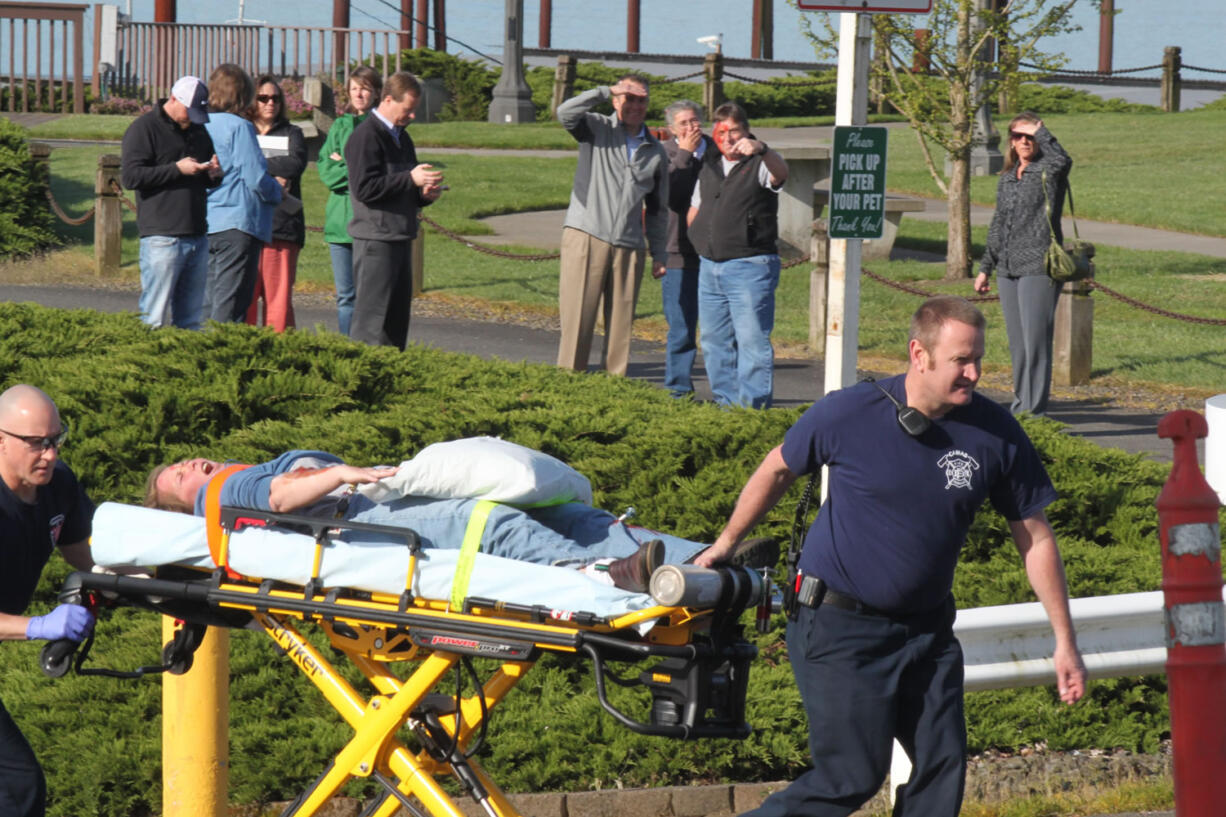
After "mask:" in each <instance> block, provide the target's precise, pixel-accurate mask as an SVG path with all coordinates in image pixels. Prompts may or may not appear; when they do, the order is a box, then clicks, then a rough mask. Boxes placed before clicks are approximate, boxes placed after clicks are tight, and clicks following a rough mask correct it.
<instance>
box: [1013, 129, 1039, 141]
mask: <svg viewBox="0 0 1226 817" xmlns="http://www.w3.org/2000/svg"><path fill="white" fill-rule="evenodd" d="M1009 138H1010V139H1025V140H1026V141H1027V142H1033V141H1034V136H1032V135H1031V134H1029V133H1019V132H1018V131H1015V130H1011V131H1009Z"/></svg>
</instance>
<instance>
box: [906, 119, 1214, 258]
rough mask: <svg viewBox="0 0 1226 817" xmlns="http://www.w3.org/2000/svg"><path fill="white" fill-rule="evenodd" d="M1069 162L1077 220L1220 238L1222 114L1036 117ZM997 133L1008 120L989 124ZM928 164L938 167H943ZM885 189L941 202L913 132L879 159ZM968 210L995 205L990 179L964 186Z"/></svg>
mask: <svg viewBox="0 0 1226 817" xmlns="http://www.w3.org/2000/svg"><path fill="white" fill-rule="evenodd" d="M1043 121H1044V124H1045V125H1047V126H1048V127H1049V128H1050V129H1051V131H1052V133H1054V134H1055V135H1056V137H1057V138H1058V139H1059V140H1060V143H1061V144H1062V145H1064V147H1065V149H1066V150H1068V152H1069V155H1071V156H1072V157H1073V172H1072V176H1071V179H1072V185H1073V194H1074V198H1075V201H1076V204H1077V215H1078V216H1079V217H1083V218H1088V219H1093V220H1095V221H1110V222H1117V223H1120V224H1137V225H1141V226H1145V227H1158V228H1161V229H1165V230H1180V231H1183V232H1190V233H1201V234H1204V235H1217V236H1226V218H1224V217H1223V214H1226V185H1224V184H1222V180H1221V173H1220V172H1218V171H1217V170H1216V169H1215V168H1217V167H1218V166H1219V165H1220V163H1221V153H1222V145H1223V137H1222V133H1223V130H1226V110H1220V109H1219V110H1194V111H1185V112H1184V113H1180V114H1177V115H1175V114H1162V113H1095V114H1060V115H1053V116H1047V117H1044V120H1043ZM996 126H997V128H998V130H1000V131H1001V132H1002V133H1004V132H1005V129H1006V128H1007V126H1008V118H997V119H996ZM934 159H935V160H936V161H937V163H938V167H940V164H941V162H942V161H943V160H942V159H941V158H940V157H939V156H934ZM887 163H888V168H889V186H890V189H892V190H899V191H903V192H907V193H914V194H917V195H921V196H929V197H934V198H937V197H942V194H941V192H940V190H939V189H938V188H937V186H936V184H935V183H934V182H933V181H932V177H931V176H930V175H929V174H928V170H927V168H925V166H924V164H923V158H922V153H921V152H920V149H919V146H918V143H917V141H916V138H915V136H914V134H913V132H910V131H893V132H891V134H890V150H889V157H888V159H887ZM971 199H972V201H974V202H975V203H976V204H984V205H989V206H991V205H993V204H995V202H996V178H995V177H985V176H980V177H978V178H975V179H973V180H972V181H971Z"/></svg>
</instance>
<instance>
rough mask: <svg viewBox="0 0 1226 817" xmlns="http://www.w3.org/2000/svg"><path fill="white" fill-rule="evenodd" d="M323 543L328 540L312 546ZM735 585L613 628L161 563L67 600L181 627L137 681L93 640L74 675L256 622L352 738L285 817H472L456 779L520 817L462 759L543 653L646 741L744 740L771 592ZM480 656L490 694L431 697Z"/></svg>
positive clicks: (171, 662)
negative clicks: (370, 783)
mask: <svg viewBox="0 0 1226 817" xmlns="http://www.w3.org/2000/svg"><path fill="white" fill-rule="evenodd" d="M264 516H267V517H276V516H277V515H268V514H264ZM293 518H297V517H293ZM400 532H401V533H403V531H400ZM320 536H321V535H320V534H319V533H318V532H317V533H316V538H317V540H319V539H320ZM413 538H414V539H415V537H413ZM179 577H185V578H179ZM725 579H726V582H725V583H726V586H727V592H726V593H725V594H724V597H723V598H722V599H721V603H720V604H719V605H717V606H716V607H715V608H713V609H690V608H683V607H664V606H656V607H651V608H648V609H644V610H638V611H634V612H632V613H628V614H625V615H621V616H617V617H615V618H600V617H598V616H595V615H592V614H577V615H572V616H567V617H566V618H565V620H562V619H555V618H552V617H551V614H554V615H562V614H561V613H558V611H551V610H549V609H547V608H545V607H527V606H523V605H506V604H501V603H499V602H497V601H494V600H488V599H476V598H468V599H466V600H465V602H464V606H463V609H461V610H455V609H453V608H452V607H451V605H450V603H449V602H448V601H444V600H435V599H425V598H419V597H412V596H411V595H410V594H409V593H408V592H407V591H406V592H405V593H403V594H401V595H399V596H393V595H388V594H380V593H370V592H365V591H343V590H336V589H330V590H326V591H325V590H324V589H322V588H320V587H319V586H318V585H317V583H316V582H314V581H312V582H308V584H307V586H306V587H297V586H293V585H283V584H279V583H277V582H274V581H270V580H260V579H249V578H244V577H237V578H236V577H234V575H233V574H232V573H231V574H229V575H228V574H227V572H226V570H225V569H224V568H222V567H219V568H218V569H216V570H214V571H213V572H212V573H207V572H204V571H201V570H193V569H190V568H182V567H176V566H170V567H167V568H159V570H158V575H157V577H155V578H138V577H132V576H116V575H107V574H93V573H90V574H84V573H74V574H72V575H70V576H69V578H68V580H67V581H66V583H65V586H64V590H63V592H61V596H60V597H61V600H62V601H65V602H75V603H83V604H90V603H96V602H97V600H98V597H99V595H102V596H105V597H107V598H110V599H113V600H118V601H121V602H124V603H129V604H136V605H139V606H145V607H150V608H153V609H155V610H158V611H159V612H162V613H164V614H167V615H172V616H175V617H176V618H179V619H182V620H183V621H184V622H185V624H184V626H183V627H182V628H181V629H180V630H179V631H178V632H177V633H176V636H175V638H174V639H173V640H172V641H171V642H170V643H168V644H167V645H166V647H165V648H164V650H163V664H162V666H160V667H146V668H142V669H141V670H138V671H135V672H132V673H115V672H112V671H109V670H99V669H91V668H83V662H84V660H85V658H86V656H87V655H88V652H89V649H90V646H91V645H92V637H91V639H90V640H88V641H86V642H85V645H84V647H83V648H82V649H81V650H80V651H79V654H78V655H77V657H76V661H75V669H76V671H77V672H78V673H81V674H108V675H116V674H118V675H128V676H133V675H142V674H146V673H148V672H158V671H169V672H172V673H181V672H186V671H187V669H188V668H190V666H191V655H192V652H194V650H195V648H196V646H198V644H199V642H200V639H201V638H202V635H203V631H204V628H205V627H206V626H246V625H247V624H248V623H249V622H251V621H254V622H255V623H256V624H258V625H259V627H260V628H262V629H263V630H264V632H265V633H266V634H267V635H268V636H269V637H270V638H271V639H272V640H273V641H274V642H275V643H276V644H277V645H278V646H279V647H280V648H281V649H282V650H283V651H284V653H285V654H286V656H287V657H288V658H289V659H290V660H291V661H292V662H293V663H294V664H295V666H297V667H298V669H299V670H300V671H301V672H302V673H303V674H304V675H306V676H307V678H308V679H309V680H310V681H311V682H312V683H313V684H314V685H315V686H316V687H317V688H318V689H319V690H320V692H321V693H322V694H323V695H324V697H325V699H326V700H327V701H328V703H329V704H330V705H331V706H332V707H333V708H334V709H335V710H336V711H337V713H338V714H339V715H340V716H341V718H342V719H343V720H345V722H346V723H348V724H349V726H350V727H351V728H352V729H353V730H354V734H353V737H352V738H351V739H350V741H349V742H348V743H347V744H346V745H345V746H344V747H343V748H342V749H341V750H340V751H339V752H338V754H337V755H336V757H335V758H334V759H333V761H332V763H331V764H330V765H329V767H328V768H327V769H326V770H325V771H324V773H323V774H322V775H321V776H320V777H319V778H318V779H317V780H316V781H315V783H314V784H313V785H312V786H311V787H310V788H308V789H307V790H306V791H305V792H303V794H302V795H300V796H299V798H298V799H297V800H296V801H294V803H292V804H291V805H290V807H289V808H288V809H287V810H286V812H285V813H284V814H285V817H291V815H292V817H312V815H315V814H317V813H318V812H319V810H320V809H321V808H323V807H324V805H325V804H326V803H327V802H328V801H329V800H330V799H331V798H332V797H333V796H334V795H335V794H336V793H337V792H338V791H339V790H340V789H341V788H342V787H343V786H344V785H345V783H347V782H348V781H349V780H351V779H354V778H361V777H370V778H373V779H375V780H376V781H377V782H378V783H379V784H380V786H381V788H382V789H383V792H384V794H383V799H382V801H381V802H379V803H378V805H377V806H375V805H372V807H371V808H369V809H367V810H366V811H364V814H371V815H376V816H377V817H390V815H392V814H394V813H395V812H396V810H397V809H399V808H401V807H404V808H406V809H407V810H408V812H409V813H410V814H414V815H417V816H418V817H423V816H424V815H431V817H461V815H462V814H463V812H462V811H461V810H460V809H459V806H458V805H457V804H456V802H455V801H454V799H453V798H452V797H451V795H449V794H448V793H447V792H446V791H445V790H444V789H443V787H442V786H441V785H439V782H438V780H437V779H436V778H439V777H444V776H452V777H454V778H455V779H456V780H457V781H458V782H459V783H460V786H461V788H462V790H464V791H465V792H467V793H468V794H469V795H470V796H472V797H473V799H474V800H476V802H477V803H478V804H480V805H481V807H482V808H483V809H484V811H485V813H486V814H488V815H489V816H490V817H517V815H518V812H517V811H516V810H515V808H514V807H513V806H512V805H511V803H510V802H509V801H508V799H507V797H506V795H505V794H504V793H503V791H502V790H501V789H500V788H498V786H497V785H496V784H495V783H494V782H493V781H492V780H491V779H490V778H489V776H488V774H486V772H485V771H484V770H483V769H482V768H481V766H480V764H479V763H478V762H477V761H476V760H475V759H474V758H472V757H468V756H467V754H466V751H467V750H468V748H469V747H470V746H471V744H472V742H473V740H474V738H475V737H476V736H478V735H484V732H485V729H486V726H487V722H488V719H489V714H490V712H491V710H492V709H493V708H494V707H495V706H496V705H497V704H498V703H499V702H500V701H502V700H503V699H504V698H505V697H506V695H507V694H508V693H509V692H510V691H511V690H512V689H513V688H514V687H515V685H516V684H517V683H518V682H519V681H520V680H522V678H523V677H524V676H525V675H526V673H527V672H528V670H530V669H531V667H532V666H533V664H535V662H536V660H537V659H538V658H539V657H540V656H541V655H543V654H544V653H546V652H558V653H567V654H575V655H580V656H585V657H587V658H588V659H590V660H591V661H592V665H593V673H594V675H595V679H596V691H597V696H598V698H599V700H600V703H601V705H602V707H603V708H604V709H605V710H606V711H608V712H609V713H610V714H611V715H613V716H614V717H615V718H616V719H617V720H618V721H619V722H621V723H623V724H624V725H626V726H627V727H628V728H630V729H632V730H634V731H636V732H640V733H643V734H651V735H659V736H664V737H672V738H680V739H693V738H701V737H733V738H743V737H746V736H747V735H748V734H749V732H750V728H749V725H748V724H747V723H746V722H745V721H744V711H745V695H746V689H747V683H748V675H749V665H750V662H751V661H752V659H753V658H754V657H755V656H756V654H757V649H756V647H754V646H753V645H752V644H750V643H748V642H747V641H745V640H744V638H743V637H742V627H741V625H740V623H739V619H740V614H741V613H742V612H743V611H744V610H745V609H746V608H747V607H748V606H750V605H751V604H753V603H756V602H757V600H758V596H759V595H760V594H761V591H762V587H761V583H760V580H759V577H757V576H756V575H755V574H754V573H753V571H751V570H746V569H731V568H730V569H728V570H727V571H725ZM295 621H303V622H312V623H314V624H316V625H317V626H319V627H320V628H321V629H322V631H323V632H324V633H325V634H326V635H327V637H328V640H329V642H330V644H331V646H332V647H333V648H334V649H335V650H337V651H339V652H340V653H341V654H342V655H344V656H345V657H346V658H348V659H349V660H350V661H351V662H353V664H354V665H355V666H356V667H357V668H358V669H359V670H360V671H361V673H362V675H363V676H365V678H366V680H367V681H368V682H369V684H370V687H371V690H372V692H371V694H368V695H364V694H363V693H361V692H359V690H357V689H355V688H354V687H353V686H352V685H351V684H350V683H349V682H348V681H346V680H345V678H344V677H343V676H342V674H341V673H340V672H339V671H338V670H337V668H336V667H335V666H333V664H332V663H331V662H330V661H329V660H328V659H327V658H326V657H325V656H324V655H323V654H322V653H321V652H320V651H319V650H318V649H316V648H315V647H314V646H313V645H312V644H311V643H310V642H309V641H308V640H307V639H306V638H304V637H303V635H302V634H301V632H300V631H299V630H298V629H297V627H296V626H295V623H294V622H295ZM648 622H651V623H652V624H653V626H652V627H651V629H650V630H649V631H648V632H647V634H646V635H645V636H640V635H639V634H638V633H639V630H638V629H637V628H638V627H639V625H643V624H645V623H648ZM76 649H77V645H75V644H73V643H72V642H53V643H52V644H50V645H48V647H47V648H45V650H44V653H43V659H42V661H43V669H44V672H46V673H47V674H49V675H53V676H58V675H63V674H64V673H65V672H67V670H68V668H69V664H70V663H73V662H72V656H73V652H74V651H76ZM471 657H482V658H493V659H495V660H497V661H498V662H499V666H498V669H497V670H496V671H495V672H494V673H493V674H492V675H491V676H490V677H489V678H488V679H487V680H486V681H485V682H484V683H474V686H473V688H474V690H476V689H477V687H478V686H479V692H478V691H474V692H472V694H470V695H467V696H463V695H458V696H452V695H444V694H441V693H436V692H433V690H434V689H435V688H436V687H438V685H439V684H440V683H441V682H442V681H443V680H444V678H445V677H446V676H447V675H448V674H449V673H451V672H458V671H461V669H460V667H461V666H462V665H466V667H467V669H468V671H469V672H470V674H471V675H472V677H473V680H474V681H476V680H477V679H476V677H475V673H473V671H472V668H471V663H468V659H469V658H471ZM645 658H659V659H661V660H660V663H659V664H657V665H655V666H653V667H652V668H651V669H650V670H649V671H647V672H643V673H642V674H641V675H640V676H639V678H638V679H637V680H628V679H623V678H620V677H618V676H616V675H614V674H612V673H611V672H610V671H609V670H608V667H607V665H608V663H609V662H618V661H639V660H641V659H645ZM405 661H413V662H416V663H417V667H416V669H414V670H413V671H412V672H411V673H410V674H409V675H408V677H407V678H404V679H401V678H400V677H398V676H397V675H395V674H394V673H393V672H392V669H391V667H392V665H393V664H396V663H400V662H405ZM609 680H612V681H614V682H616V683H618V684H621V685H623V686H641V687H644V688H646V689H647V690H649V691H650V692H651V696H652V706H651V714H650V717H649V718H648V719H640V718H635V717H633V716H631V715H628V714H626V713H625V712H623V711H621V710H619V709H618V708H617V707H615V706H614V705H613V704H612V703H611V702H610V701H609V700H608V698H607V695H606V682H607V681H609ZM402 727H407V728H408V729H409V730H410V731H411V732H412V734H413V735H414V736H415V738H416V740H417V742H418V743H419V744H420V746H421V748H419V749H418V750H417V751H414V750H413V749H411V748H410V747H409V746H407V745H405V744H404V743H403V742H402V741H400V740H399V739H398V738H397V736H396V733H397V731H399V730H400V729H401V728H402Z"/></svg>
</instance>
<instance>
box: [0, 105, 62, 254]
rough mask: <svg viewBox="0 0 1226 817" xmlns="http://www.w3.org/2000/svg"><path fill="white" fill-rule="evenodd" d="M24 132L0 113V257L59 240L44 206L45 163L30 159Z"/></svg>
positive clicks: (45, 201)
mask: <svg viewBox="0 0 1226 817" xmlns="http://www.w3.org/2000/svg"><path fill="white" fill-rule="evenodd" d="M26 136H27V133H26V130H25V128H22V127H20V126H18V125H14V124H13V123H12V122H10V121H9V120H7V119H5V118H3V117H0V260H4V259H6V258H14V257H19V256H24V255H30V254H32V253H35V252H38V251H39V250H44V249H47V248H48V247H55V246H58V245H59V244H61V243H62V242H61V240H60V238H59V237H58V236H57V235H56V234H55V231H54V229H53V220H54V216H53V215H52V214H51V209H50V208H49V207H48V206H47V198H46V194H47V184H48V181H47V166H46V165H44V164H35V162H34V161H32V160H31V159H30V148H29V146H28V145H27V144H26Z"/></svg>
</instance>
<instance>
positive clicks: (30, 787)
mask: <svg viewBox="0 0 1226 817" xmlns="http://www.w3.org/2000/svg"><path fill="white" fill-rule="evenodd" d="M46 800H47V783H46V780H45V779H44V778H43V770H42V767H40V766H39V765H38V759H37V758H35V757H34V751H33V750H32V749H31V748H30V744H29V743H28V742H27V741H26V738H25V735H23V734H21V730H20V729H18V728H17V724H16V723H14V722H13V718H12V717H11V716H10V715H9V713H8V710H7V709H5V708H4V704H3V703H0V814H3V815H4V817H43V814H44V808H45V804H46Z"/></svg>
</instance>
